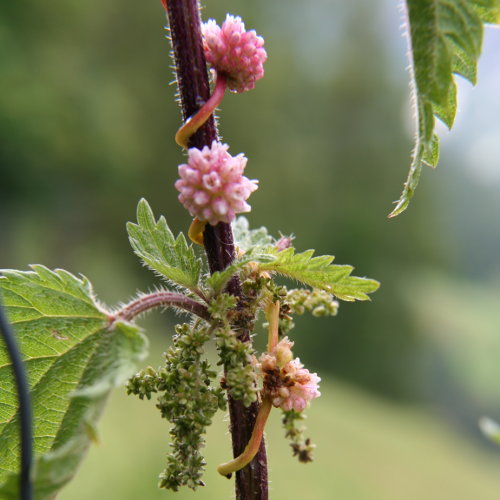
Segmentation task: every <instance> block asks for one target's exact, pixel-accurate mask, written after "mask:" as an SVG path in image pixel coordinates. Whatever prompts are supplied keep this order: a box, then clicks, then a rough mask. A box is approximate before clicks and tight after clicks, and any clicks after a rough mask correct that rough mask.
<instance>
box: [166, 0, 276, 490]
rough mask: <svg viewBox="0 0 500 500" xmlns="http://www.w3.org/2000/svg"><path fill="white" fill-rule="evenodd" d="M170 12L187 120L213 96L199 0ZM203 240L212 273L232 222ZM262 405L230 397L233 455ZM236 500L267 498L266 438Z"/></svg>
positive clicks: (195, 143) (232, 289) (227, 258)
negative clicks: (204, 51) (203, 41)
mask: <svg viewBox="0 0 500 500" xmlns="http://www.w3.org/2000/svg"><path fill="white" fill-rule="evenodd" d="M166 3H167V12H168V20H169V26H170V34H171V38H172V46H173V50H174V59H175V67H176V75H177V84H178V88H179V95H180V99H181V106H182V114H183V118H184V121H186V120H187V119H188V118H189V117H190V116H193V115H194V114H195V113H196V112H197V111H198V110H199V109H200V108H201V107H202V106H203V104H204V103H205V102H206V101H208V99H209V98H210V86H209V82H208V73H207V69H206V61H205V56H204V53H203V46H202V40H201V30H200V16H199V5H198V0H167V2H166ZM217 138H218V137H217V129H216V127H215V121H214V118H213V116H211V117H210V118H209V119H208V120H207V121H206V122H205V123H204V124H203V126H201V127H200V128H199V129H198V130H197V131H196V132H195V133H194V134H193V135H192V136H191V137H190V139H189V141H188V147H196V148H198V149H202V148H203V146H209V145H211V144H212V141H214V140H217ZM203 243H204V245H205V251H206V253H207V258H208V264H209V268H210V272H211V273H213V272H215V271H221V270H223V269H224V268H225V267H226V266H228V265H229V264H230V263H231V262H232V261H233V260H234V258H235V250H234V242H233V233H232V231H231V226H230V225H229V224H225V223H222V222H221V223H219V224H217V225H216V226H211V225H210V224H207V225H206V228H205V232H204V237H203ZM226 291H227V292H229V293H232V294H233V295H236V296H237V297H240V298H241V295H242V294H241V287H240V283H239V281H238V279H236V278H234V279H232V280H231V281H230V282H229V284H228V286H227V288H226ZM239 331H240V339H241V340H243V341H245V342H250V332H249V331H248V328H241V329H240V330H239ZM258 409H259V408H258V404H257V403H253V404H251V405H250V406H249V407H248V408H246V407H244V406H243V403H242V402H241V401H237V400H234V399H233V398H232V397H229V416H230V420H231V425H230V430H231V436H232V441H233V456H234V457H237V456H239V455H240V454H241V453H242V452H243V450H244V449H245V447H246V445H247V444H248V442H249V441H250V439H251V436H252V431H253V428H254V425H255V421H256V418H257V414H258ZM236 498H237V500H267V498H268V489H267V459H266V451H265V445H264V440H262V441H261V443H260V448H259V451H258V453H257V454H256V456H255V458H254V459H253V460H252V462H251V463H250V464H249V465H248V466H247V467H245V468H243V469H242V470H240V471H238V472H237V473H236Z"/></svg>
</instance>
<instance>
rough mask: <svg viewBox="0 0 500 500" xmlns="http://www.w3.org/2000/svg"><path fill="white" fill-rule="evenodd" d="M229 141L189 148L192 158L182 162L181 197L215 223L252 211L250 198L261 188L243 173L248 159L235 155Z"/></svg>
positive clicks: (178, 185) (192, 211)
mask: <svg viewBox="0 0 500 500" xmlns="http://www.w3.org/2000/svg"><path fill="white" fill-rule="evenodd" d="M228 149H229V146H228V145H227V144H221V143H220V142H217V141H214V142H212V145H211V146H210V147H208V146H205V147H204V148H203V149H202V150H199V149H197V148H191V149H189V150H188V162H187V163H185V164H182V165H180V166H179V175H180V179H179V180H178V181H177V182H176V183H175V187H176V189H177V190H178V191H179V193H180V194H179V201H180V202H181V203H182V204H183V205H184V207H185V208H186V209H187V210H188V211H189V213H190V214H191V215H192V216H193V217H196V218H197V219H198V221H201V222H203V221H206V222H208V223H209V224H211V225H213V226H215V225H216V224H218V223H219V222H226V223H228V224H229V223H231V222H232V221H233V220H234V219H235V217H236V214H239V213H243V212H249V211H250V210H251V207H250V205H249V204H248V203H247V202H246V200H247V199H248V197H249V196H250V194H251V193H252V192H253V191H255V190H256V189H257V181H256V180H250V179H248V178H247V177H245V176H244V175H243V171H244V169H245V166H246V163H247V159H246V158H245V156H243V154H239V155H236V156H231V155H230V154H229V153H228V152H227V150H228Z"/></svg>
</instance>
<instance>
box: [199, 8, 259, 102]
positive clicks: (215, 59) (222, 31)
mask: <svg viewBox="0 0 500 500" xmlns="http://www.w3.org/2000/svg"><path fill="white" fill-rule="evenodd" d="M202 33H203V47H204V49H205V57H206V59H207V61H208V62H209V63H210V64H211V65H212V67H213V68H214V69H215V70H216V71H217V72H219V73H221V74H223V75H225V76H226V77H227V79H228V83H227V85H228V88H229V89H230V90H232V91H233V92H238V93H240V92H245V91H246V90H251V89H253V88H254V87H255V82H256V81H257V80H259V79H260V78H262V77H263V76H264V66H263V65H264V61H265V60H266V59H267V53H266V51H265V49H264V39H263V38H262V37H261V36H257V34H256V33H255V30H250V31H245V25H244V24H243V22H242V20H241V18H240V17H234V16H231V15H230V14H228V15H227V16H226V20H225V21H224V23H222V27H219V26H218V25H217V23H216V22H215V21H214V20H213V19H210V20H209V21H208V22H206V23H204V24H203V25H202Z"/></svg>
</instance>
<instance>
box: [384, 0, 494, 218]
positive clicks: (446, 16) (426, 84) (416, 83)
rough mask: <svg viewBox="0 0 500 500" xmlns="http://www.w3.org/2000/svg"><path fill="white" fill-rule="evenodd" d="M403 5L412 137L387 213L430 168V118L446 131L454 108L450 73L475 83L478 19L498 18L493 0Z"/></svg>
mask: <svg viewBox="0 0 500 500" xmlns="http://www.w3.org/2000/svg"><path fill="white" fill-rule="evenodd" d="M406 7H407V23H406V24H407V32H408V39H409V46H410V50H409V53H410V62H411V68H412V71H411V78H412V89H413V94H414V95H413V96H412V98H413V100H414V105H415V110H416V118H417V135H416V140H415V148H414V151H413V155H412V162H411V166H410V171H409V174H408V178H407V180H406V182H405V184H404V187H403V192H402V193H401V196H400V199H399V200H398V202H397V204H396V208H395V209H394V210H393V211H392V212H391V214H390V215H389V217H394V216H396V215H398V214H400V213H401V212H403V211H404V210H405V209H406V208H407V206H408V204H409V202H410V199H411V198H412V196H413V194H414V192H415V189H416V188H417V185H418V182H419V179H420V172H421V170H422V166H423V165H424V164H427V165H431V166H436V164H437V159H438V158H439V148H438V142H437V141H436V140H435V139H434V137H435V134H434V125H435V123H434V122H435V120H434V116H436V117H438V118H439V119H440V120H442V121H443V122H444V123H445V124H446V125H447V127H448V128H450V129H451V127H452V126H453V121H454V119H455V115H456V110H457V98H456V85H455V81H454V78H453V74H454V73H456V74H460V75H462V76H463V77H464V78H466V79H467V80H469V81H470V82H471V83H472V84H474V83H475V82H476V74H477V61H478V59H479V55H480V53H481V45H482V39H483V31H484V27H483V23H484V22H498V20H499V19H500V6H499V1H498V0H406Z"/></svg>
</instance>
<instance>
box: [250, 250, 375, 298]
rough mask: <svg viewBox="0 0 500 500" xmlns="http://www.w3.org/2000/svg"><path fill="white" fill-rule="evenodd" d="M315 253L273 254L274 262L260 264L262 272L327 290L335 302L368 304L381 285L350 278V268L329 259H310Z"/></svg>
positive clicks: (319, 257) (328, 257)
mask: <svg viewBox="0 0 500 500" xmlns="http://www.w3.org/2000/svg"><path fill="white" fill-rule="evenodd" d="M313 255H314V250H306V251H305V252H302V253H295V250H294V249H293V248H287V249H286V250H283V251H281V252H276V253H275V254H274V256H275V259H274V260H272V261H270V262H263V263H261V264H260V266H259V267H260V269H261V270H263V271H271V272H275V273H278V274H281V275H283V276H287V277H288V278H292V279H294V280H297V281H300V282H302V283H305V284H306V285H309V286H311V287H314V288H320V289H322V290H326V291H328V292H330V293H332V294H333V295H335V296H336V297H337V298H339V299H342V300H346V301H350V302H352V301H354V300H369V297H368V295H367V294H369V293H372V292H375V291H376V290H377V289H378V287H379V286H380V284H379V283H378V282H377V281H374V280H370V279H367V278H359V277H357V276H351V272H352V270H353V269H354V268H353V267H352V266H345V265H334V264H332V261H333V259H334V257H333V256H332V255H322V256H318V257H313Z"/></svg>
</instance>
